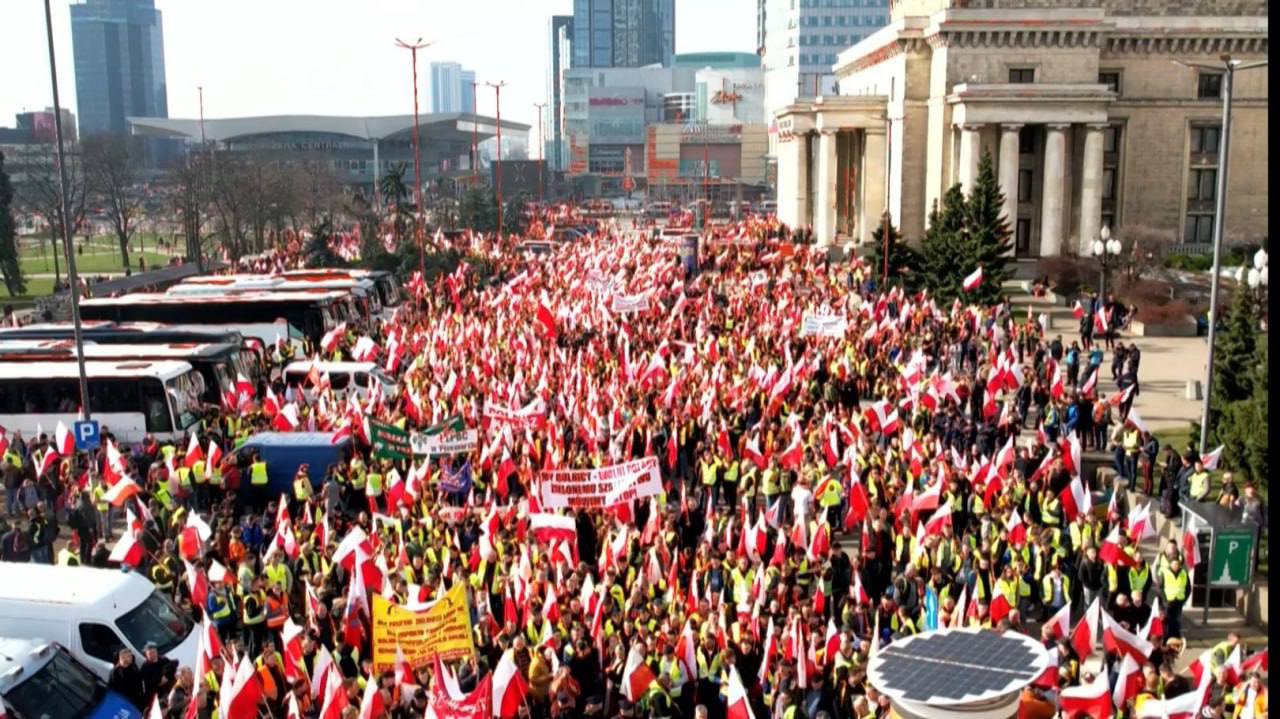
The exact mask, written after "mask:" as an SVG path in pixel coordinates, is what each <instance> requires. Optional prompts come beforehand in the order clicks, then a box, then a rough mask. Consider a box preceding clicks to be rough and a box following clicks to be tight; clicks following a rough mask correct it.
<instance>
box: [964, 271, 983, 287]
mask: <svg viewBox="0 0 1280 719" xmlns="http://www.w3.org/2000/svg"><path fill="white" fill-rule="evenodd" d="M981 284H982V265H978V269H976V270H974V271H973V272H971V273H969V275H968V276H967V277H965V278H964V291H965V292H973V291H974V290H976V289H978V286H979V285H981Z"/></svg>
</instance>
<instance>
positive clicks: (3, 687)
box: [0, 637, 142, 719]
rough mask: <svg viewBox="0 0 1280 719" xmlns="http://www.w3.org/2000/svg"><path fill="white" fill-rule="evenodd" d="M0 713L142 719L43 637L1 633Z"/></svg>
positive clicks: (48, 718)
mask: <svg viewBox="0 0 1280 719" xmlns="http://www.w3.org/2000/svg"><path fill="white" fill-rule="evenodd" d="M0 714H3V715H4V716H5V717H8V718H9V719H142V712H141V710H139V709H138V707H135V706H134V705H133V704H132V703H130V701H129V699H127V698H126V697H125V696H123V695H121V694H118V693H116V692H114V691H112V690H110V689H108V688H107V684H106V682H105V681H103V679H102V677H100V676H98V675H97V674H95V673H94V672H93V671H91V670H90V669H89V668H88V667H86V666H85V665H83V664H81V663H80V662H78V661H76V659H75V657H73V656H71V653H70V652H68V651H67V650H66V649H65V648H63V647H62V646H61V645H59V644H55V643H54V642H49V641H45V640H43V639H13V638H9V637H4V638H0Z"/></svg>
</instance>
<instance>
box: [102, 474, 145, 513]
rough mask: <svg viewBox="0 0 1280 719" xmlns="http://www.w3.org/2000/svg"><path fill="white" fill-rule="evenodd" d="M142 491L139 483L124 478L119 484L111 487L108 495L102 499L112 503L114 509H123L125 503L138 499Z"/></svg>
mask: <svg viewBox="0 0 1280 719" xmlns="http://www.w3.org/2000/svg"><path fill="white" fill-rule="evenodd" d="M141 491H142V489H141V487H139V486H138V483H137V482H135V481H133V480H132V479H131V478H129V477H124V478H122V479H121V480H120V481H119V482H116V483H115V484H113V485H111V488H110V489H108V490H107V493H106V494H104V495H103V496H102V498H103V499H105V500H107V501H108V502H110V503H111V506H113V507H122V506H124V503H125V502H127V501H129V500H130V499H131V498H133V497H136V496H137V495H138V493H139V492H141Z"/></svg>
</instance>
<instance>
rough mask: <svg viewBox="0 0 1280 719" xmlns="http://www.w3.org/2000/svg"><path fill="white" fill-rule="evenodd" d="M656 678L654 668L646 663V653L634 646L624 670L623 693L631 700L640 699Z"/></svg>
mask: <svg viewBox="0 0 1280 719" xmlns="http://www.w3.org/2000/svg"><path fill="white" fill-rule="evenodd" d="M656 678H657V677H656V676H654V673H653V670H652V669H650V668H649V666H648V665H647V664H645V663H644V654H642V653H641V652H640V651H639V650H638V649H637V648H636V647H634V646H633V647H632V648H631V653H630V654H628V655H627V664H626V666H625V667H624V668H623V670H622V693H623V694H624V695H625V696H626V697H627V699H629V700H630V701H633V702H634V701H639V700H640V697H642V696H644V694H645V692H647V691H648V690H649V685H650V684H652V683H653V680H654V679H656Z"/></svg>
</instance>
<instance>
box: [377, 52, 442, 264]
mask: <svg viewBox="0 0 1280 719" xmlns="http://www.w3.org/2000/svg"><path fill="white" fill-rule="evenodd" d="M430 46H431V43H429V42H423V41H422V38H418V39H417V40H414V41H413V42H405V41H404V40H401V39H399V38H396V47H402V48H405V49H406V50H408V51H409V56H410V58H411V60H410V62H411V63H412V65H413V194H414V200H415V201H416V203H417V206H418V211H417V215H416V216H415V217H414V221H413V234H414V236H415V237H416V238H417V240H418V272H419V273H421V274H422V276H423V277H426V275H427V260H426V252H425V251H424V250H423V247H422V220H423V216H422V155H421V152H420V151H419V149H418V148H419V145H418V51H419V50H421V49H423V48H427V47H430ZM374 182H377V179H376V178H375V179H374Z"/></svg>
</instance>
